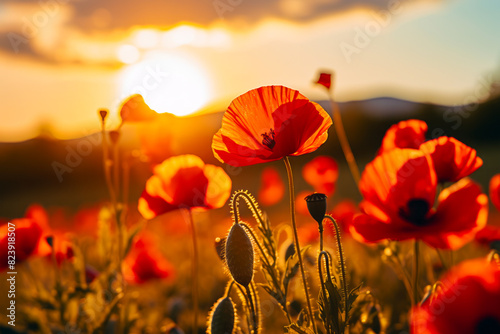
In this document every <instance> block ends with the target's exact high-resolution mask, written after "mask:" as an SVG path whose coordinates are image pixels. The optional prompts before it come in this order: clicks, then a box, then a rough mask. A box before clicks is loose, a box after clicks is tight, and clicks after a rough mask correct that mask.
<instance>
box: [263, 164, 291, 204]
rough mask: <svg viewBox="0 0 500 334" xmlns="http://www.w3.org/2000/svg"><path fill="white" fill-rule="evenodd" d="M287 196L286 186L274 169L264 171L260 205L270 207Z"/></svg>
mask: <svg viewBox="0 0 500 334" xmlns="http://www.w3.org/2000/svg"><path fill="white" fill-rule="evenodd" d="M284 195H285V185H284V184H283V181H282V180H281V177H280V174H279V173H278V171H277V170H276V168H274V167H266V168H264V170H263V171H262V175H261V185H260V189H259V192H258V195H257V198H258V199H259V203H260V204H262V205H264V206H270V205H274V204H276V203H278V202H279V201H281V199H282V198H283V196H284Z"/></svg>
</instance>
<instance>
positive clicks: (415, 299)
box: [412, 239, 419, 306]
mask: <svg viewBox="0 0 500 334" xmlns="http://www.w3.org/2000/svg"><path fill="white" fill-rule="evenodd" d="M418 253H419V242H418V240H416V239H415V244H414V248H413V302H414V303H415V304H418ZM412 306H414V305H412Z"/></svg>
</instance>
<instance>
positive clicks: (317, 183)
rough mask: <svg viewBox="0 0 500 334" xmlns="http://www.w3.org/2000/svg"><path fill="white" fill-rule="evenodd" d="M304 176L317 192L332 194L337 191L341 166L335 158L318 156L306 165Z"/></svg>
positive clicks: (303, 170) (303, 171)
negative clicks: (336, 186) (336, 185)
mask: <svg viewBox="0 0 500 334" xmlns="http://www.w3.org/2000/svg"><path fill="white" fill-rule="evenodd" d="M302 176H303V177H304V180H306V182H307V183H309V184H310V185H311V186H313V187H314V191H315V192H318V193H322V194H325V195H331V194H333V193H334V191H335V183H336V182H337V178H338V177H339V167H338V165H337V162H336V161H335V160H334V159H333V158H331V157H328V156H318V157H316V158H314V159H312V160H311V161H310V162H308V163H307V164H306V165H305V166H304V168H303V169H302Z"/></svg>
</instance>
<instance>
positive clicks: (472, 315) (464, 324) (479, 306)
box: [410, 259, 500, 334]
mask: <svg viewBox="0 0 500 334" xmlns="http://www.w3.org/2000/svg"><path fill="white" fill-rule="evenodd" d="M441 282H442V283H443V284H442V286H441V288H439V289H438V291H437V293H436V294H435V295H433V296H430V297H429V298H428V299H427V300H426V301H425V302H423V304H422V305H421V306H419V307H414V308H413V310H412V316H411V326H410V327H411V332H412V333H413V334H448V333H500V307H498V305H499V303H498V301H499V300H500V268H498V266H496V265H493V264H490V263H488V262H487V261H485V260H484V259H476V260H469V261H465V262H462V263H460V264H459V265H458V266H456V267H454V268H452V269H451V270H450V271H449V272H448V273H447V274H446V276H445V277H444V278H443V279H442V280H441Z"/></svg>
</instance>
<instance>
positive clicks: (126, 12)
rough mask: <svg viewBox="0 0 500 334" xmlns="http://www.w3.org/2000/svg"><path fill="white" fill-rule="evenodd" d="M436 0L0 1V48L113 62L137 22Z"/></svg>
mask: <svg viewBox="0 0 500 334" xmlns="http://www.w3.org/2000/svg"><path fill="white" fill-rule="evenodd" d="M418 1H420V2H422V1H438V0H309V1H304V0H184V1H174V0H143V1H141V2H138V1H134V0H121V1H119V0H86V1H77V0H4V2H3V4H0V52H1V51H3V53H7V54H10V55H24V56H29V57H34V58H37V60H42V61H49V62H67V63H68V62H69V63H79V62H82V63H86V64H98V65H106V66H109V65H117V63H116V62H117V60H116V50H117V48H118V47H119V43H126V40H127V38H128V36H129V35H130V34H131V32H133V31H134V29H135V28H137V27H155V28H157V29H160V30H163V31H166V30H169V29H171V28H172V27H173V26H175V25H176V24H179V23H181V22H187V23H193V24H197V25H200V26H201V27H213V26H222V27H228V26H229V27H246V28H252V27H255V26H257V25H258V24H259V23H261V22H263V21H265V20H268V19H273V18H275V19H280V20H281V21H288V22H291V23H306V22H310V21H313V20H315V19H318V18H321V17H326V16H331V15H332V14H334V13H342V12H345V11H348V10H350V9H354V8H371V9H375V10H377V9H378V10H385V9H387V8H388V7H390V6H392V4H394V3H396V4H402V3H409V2H418Z"/></svg>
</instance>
